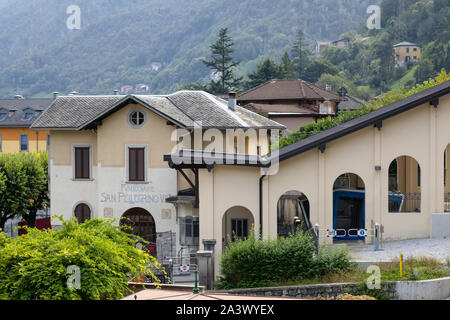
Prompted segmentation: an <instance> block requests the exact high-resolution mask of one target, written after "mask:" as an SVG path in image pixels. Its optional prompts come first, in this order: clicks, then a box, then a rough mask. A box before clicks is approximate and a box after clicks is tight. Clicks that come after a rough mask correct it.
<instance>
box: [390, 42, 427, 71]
mask: <svg viewBox="0 0 450 320" xmlns="http://www.w3.org/2000/svg"><path fill="white" fill-rule="evenodd" d="M394 52H395V57H394V59H395V65H397V66H401V65H403V64H405V63H408V62H410V61H411V62H418V61H419V60H420V58H421V55H422V53H421V50H420V47H419V46H418V45H416V44H415V43H411V42H400V43H397V44H396V45H395V46H394Z"/></svg>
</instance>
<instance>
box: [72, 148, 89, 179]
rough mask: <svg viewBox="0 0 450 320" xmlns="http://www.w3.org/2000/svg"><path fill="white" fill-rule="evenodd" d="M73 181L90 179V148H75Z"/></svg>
mask: <svg viewBox="0 0 450 320" xmlns="http://www.w3.org/2000/svg"><path fill="white" fill-rule="evenodd" d="M74 149H75V151H74V152H75V179H89V178H90V148H89V147H75V148H74Z"/></svg>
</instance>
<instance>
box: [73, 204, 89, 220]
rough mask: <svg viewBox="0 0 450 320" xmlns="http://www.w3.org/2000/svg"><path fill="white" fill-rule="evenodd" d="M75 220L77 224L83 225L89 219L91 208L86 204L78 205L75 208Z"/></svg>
mask: <svg viewBox="0 0 450 320" xmlns="http://www.w3.org/2000/svg"><path fill="white" fill-rule="evenodd" d="M74 214H75V218H77V219H78V223H84V222H85V221H86V220H89V219H90V218H91V208H89V206H88V205H87V204H86V203H80V204H79V205H77V206H76V207H75V212H74Z"/></svg>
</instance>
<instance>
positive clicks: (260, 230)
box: [259, 174, 266, 240]
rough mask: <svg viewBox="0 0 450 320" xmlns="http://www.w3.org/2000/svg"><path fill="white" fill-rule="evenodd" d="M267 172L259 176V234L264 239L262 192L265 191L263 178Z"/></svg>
mask: <svg viewBox="0 0 450 320" xmlns="http://www.w3.org/2000/svg"><path fill="white" fill-rule="evenodd" d="M265 176H266V174H264V175H262V176H261V178H259V235H260V238H261V240H262V238H263V203H262V192H263V179H264V178H265Z"/></svg>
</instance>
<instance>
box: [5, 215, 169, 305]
mask: <svg viewBox="0 0 450 320" xmlns="http://www.w3.org/2000/svg"><path fill="white" fill-rule="evenodd" d="M60 219H62V218H60ZM26 228H27V234H25V235H23V236H20V237H16V238H12V237H8V236H6V235H5V234H3V233H0V300H2V299H8V300H99V299H120V298H122V297H124V296H125V295H126V294H129V293H131V292H130V290H129V289H128V281H130V280H132V279H135V278H138V277H140V276H141V275H143V274H145V275H146V276H148V277H151V278H152V279H153V280H154V281H155V282H159V281H158V279H157V277H156V276H155V274H154V272H153V270H154V269H161V268H162V267H161V265H160V264H159V263H158V262H157V261H156V259H155V258H154V257H152V256H151V255H150V254H148V252H145V251H143V250H138V249H136V246H137V241H138V240H135V239H134V238H133V237H136V236H134V235H132V234H128V233H126V232H123V231H121V228H120V227H116V226H114V225H113V220H103V219H91V220H88V221H86V222H85V223H83V224H78V222H77V221H76V219H75V218H73V219H71V220H68V221H63V225H62V228H61V229H58V230H46V231H40V230H37V229H35V228H28V227H26ZM139 241H143V240H142V239H139ZM73 272H75V274H74V273H73ZM76 280H79V282H78V283H77V281H76Z"/></svg>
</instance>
